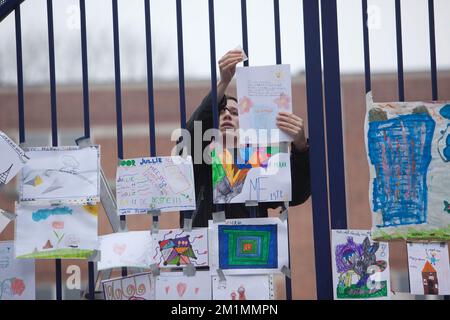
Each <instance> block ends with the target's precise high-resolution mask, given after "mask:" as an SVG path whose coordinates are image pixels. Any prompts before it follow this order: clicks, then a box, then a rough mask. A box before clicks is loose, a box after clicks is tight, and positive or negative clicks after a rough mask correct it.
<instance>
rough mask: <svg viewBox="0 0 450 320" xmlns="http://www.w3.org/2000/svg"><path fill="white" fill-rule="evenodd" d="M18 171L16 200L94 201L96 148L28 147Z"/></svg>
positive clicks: (98, 154)
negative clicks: (20, 171) (19, 175)
mask: <svg viewBox="0 0 450 320" xmlns="http://www.w3.org/2000/svg"><path fill="white" fill-rule="evenodd" d="M27 154H28V155H29V156H30V158H31V160H30V161H28V162H27V164H26V166H25V167H24V168H23V170H22V174H21V178H20V199H21V200H22V201H25V200H50V201H55V200H67V199H68V200H79V201H87V200H86V199H88V200H89V201H98V200H99V181H100V170H99V165H100V162H99V161H100V148H99V147H98V146H91V147H86V148H79V147H77V146H74V147H42V148H29V151H28V152H27Z"/></svg>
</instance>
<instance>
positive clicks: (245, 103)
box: [238, 96, 253, 113]
mask: <svg viewBox="0 0 450 320" xmlns="http://www.w3.org/2000/svg"><path fill="white" fill-rule="evenodd" d="M252 106H253V101H252V100H251V99H250V98H249V97H245V96H244V97H242V99H240V100H239V104H238V108H239V110H240V112H241V113H247V112H249V111H250V109H251V107H252Z"/></svg>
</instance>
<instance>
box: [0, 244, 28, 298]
mask: <svg viewBox="0 0 450 320" xmlns="http://www.w3.org/2000/svg"><path fill="white" fill-rule="evenodd" d="M13 252H14V243H13V242H12V241H5V242H0V300H34V299H35V266H34V260H17V259H15V258H14V253H13Z"/></svg>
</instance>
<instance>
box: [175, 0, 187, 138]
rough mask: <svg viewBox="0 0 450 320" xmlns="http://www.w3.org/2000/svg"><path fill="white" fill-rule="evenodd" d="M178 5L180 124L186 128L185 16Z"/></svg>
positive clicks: (178, 1) (178, 2)
mask: <svg viewBox="0 0 450 320" xmlns="http://www.w3.org/2000/svg"><path fill="white" fill-rule="evenodd" d="M176 1H177V2H176V4H177V6H176V7H177V42H178V85H179V92H180V124H181V128H183V129H184V128H186V98H185V92H184V60H183V59H184V58H183V15H182V8H181V0H176Z"/></svg>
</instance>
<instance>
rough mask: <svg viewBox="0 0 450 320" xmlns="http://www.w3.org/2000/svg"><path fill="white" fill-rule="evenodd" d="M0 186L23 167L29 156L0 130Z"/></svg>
mask: <svg viewBox="0 0 450 320" xmlns="http://www.w3.org/2000/svg"><path fill="white" fill-rule="evenodd" d="M0 154H1V155H2V156H1V159H0V186H1V185H3V184H7V183H8V182H9V181H10V180H11V179H12V178H14V176H15V175H16V174H17V173H18V172H19V171H20V169H22V168H23V166H24V165H25V164H26V162H27V161H28V160H29V156H28V155H27V154H25V152H24V151H23V150H22V149H21V148H20V147H19V146H18V145H17V144H16V143H15V142H14V141H13V140H11V139H10V138H9V137H8V136H7V135H6V134H4V133H3V132H2V131H0Z"/></svg>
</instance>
